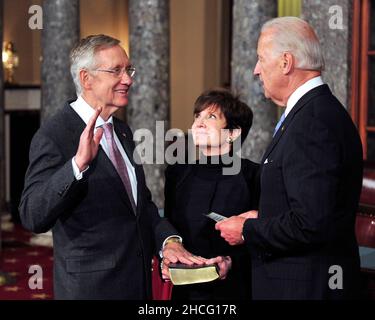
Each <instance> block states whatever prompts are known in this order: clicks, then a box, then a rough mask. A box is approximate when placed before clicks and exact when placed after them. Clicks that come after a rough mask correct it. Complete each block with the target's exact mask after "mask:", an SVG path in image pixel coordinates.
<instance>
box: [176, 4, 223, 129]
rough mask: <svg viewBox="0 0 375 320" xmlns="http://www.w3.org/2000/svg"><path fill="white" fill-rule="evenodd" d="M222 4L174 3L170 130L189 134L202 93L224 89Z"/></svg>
mask: <svg viewBox="0 0 375 320" xmlns="http://www.w3.org/2000/svg"><path fill="white" fill-rule="evenodd" d="M221 3H222V0H206V1H202V0H171V1H170V23H171V27H170V28H171V126H172V127H174V128H179V129H182V130H184V131H185V132H186V131H187V129H188V128H190V127H191V124H192V120H193V115H192V111H193V105H194V101H195V99H196V98H197V97H198V95H199V94H201V93H202V91H204V90H206V89H209V88H211V87H215V86H219V85H221V84H222V83H221V82H222V81H221V76H220V75H221V72H220V67H221V55H220V46H221V23H220V14H221Z"/></svg>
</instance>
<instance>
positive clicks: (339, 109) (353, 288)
mask: <svg viewBox="0 0 375 320" xmlns="http://www.w3.org/2000/svg"><path fill="white" fill-rule="evenodd" d="M362 162H363V161H362V146H361V142H360V138H359V135H358V133H357V130H356V128H355V126H354V124H353V122H352V120H351V118H350V117H349V115H348V113H347V112H346V110H345V109H344V107H343V106H342V105H341V104H340V102H339V101H338V100H337V99H336V98H335V97H334V96H333V95H332V93H331V91H330V90H329V88H328V86H327V85H322V86H319V87H317V88H315V89H313V90H311V91H309V92H308V93H306V94H305V95H304V96H303V97H302V98H301V99H300V100H299V101H298V103H297V104H296V105H295V106H294V107H293V109H292V110H291V112H290V113H289V114H288V116H287V117H286V119H285V121H284V123H283V125H282V127H281V128H280V129H279V130H278V132H277V134H276V135H275V137H274V138H273V140H272V142H271V144H270V145H269V147H268V149H267V150H266V152H265V154H264V157H263V160H262V167H261V196H260V205H259V219H249V220H247V221H246V222H245V225H244V229H243V233H244V237H245V241H246V243H247V245H248V247H249V248H250V252H252V255H253V260H252V261H253V297H254V298H255V299H341V298H354V297H356V294H357V293H358V291H357V289H358V288H357V287H358V284H359V279H358V277H359V255H358V246H357V242H356V238H355V231H354V225H355V217H356V210H357V205H358V200H359V195H360V191H361V185H362V166H363V165H362ZM335 266H339V267H335ZM330 268H332V269H330ZM340 268H341V269H340ZM340 270H342V285H343V286H342V289H340V288H337V287H340V275H341V272H340ZM332 276H333V278H331V277H332ZM330 278H331V279H330ZM335 288H336V289H335Z"/></svg>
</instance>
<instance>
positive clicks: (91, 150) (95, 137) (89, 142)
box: [74, 108, 103, 172]
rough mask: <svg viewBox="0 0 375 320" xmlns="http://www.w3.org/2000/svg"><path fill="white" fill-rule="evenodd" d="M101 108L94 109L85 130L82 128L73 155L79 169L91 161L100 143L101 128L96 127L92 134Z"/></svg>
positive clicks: (82, 168)
mask: <svg viewBox="0 0 375 320" xmlns="http://www.w3.org/2000/svg"><path fill="white" fill-rule="evenodd" d="M101 111H102V108H97V109H95V113H94V115H93V116H92V117H91V118H90V120H89V122H88V123H87V126H86V128H85V130H83V132H82V134H81V137H80V139H79V146H78V150H77V153H76V155H75V158H74V160H75V162H76V164H77V166H78V168H79V171H81V172H82V171H84V170H85V169H86V168H87V167H88V166H89V164H90V163H91V161H92V160H93V159H94V158H95V157H96V155H97V153H98V149H99V145H100V139H101V138H102V135H103V129H102V128H98V129H97V130H96V132H95V134H94V129H95V123H96V119H98V117H99V114H100V112H101Z"/></svg>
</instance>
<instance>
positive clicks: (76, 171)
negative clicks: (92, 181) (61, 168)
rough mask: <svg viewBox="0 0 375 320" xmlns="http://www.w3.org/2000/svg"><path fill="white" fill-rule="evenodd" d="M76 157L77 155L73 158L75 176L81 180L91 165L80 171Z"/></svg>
mask: <svg viewBox="0 0 375 320" xmlns="http://www.w3.org/2000/svg"><path fill="white" fill-rule="evenodd" d="M74 158H75V157H73V158H72V166H73V173H74V176H75V178H76V180H81V179H82V176H83V173H84V172H86V171H87V170H88V169H89V167H90V166H88V167H87V168H86V169H85V170H83V171H82V172H80V171H79V168H78V166H77V164H76V161H75V159H74Z"/></svg>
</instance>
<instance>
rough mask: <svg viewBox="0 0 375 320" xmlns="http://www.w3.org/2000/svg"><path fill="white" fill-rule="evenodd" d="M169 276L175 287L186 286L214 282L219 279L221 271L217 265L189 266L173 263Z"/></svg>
mask: <svg viewBox="0 0 375 320" xmlns="http://www.w3.org/2000/svg"><path fill="white" fill-rule="evenodd" d="M169 274H170V278H171V281H172V283H173V284H174V285H184V284H194V283H202V282H209V281H214V280H216V279H218V278H219V269H218V266H217V264H208V265H196V264H195V265H187V264H182V263H171V264H170V265H169Z"/></svg>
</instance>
